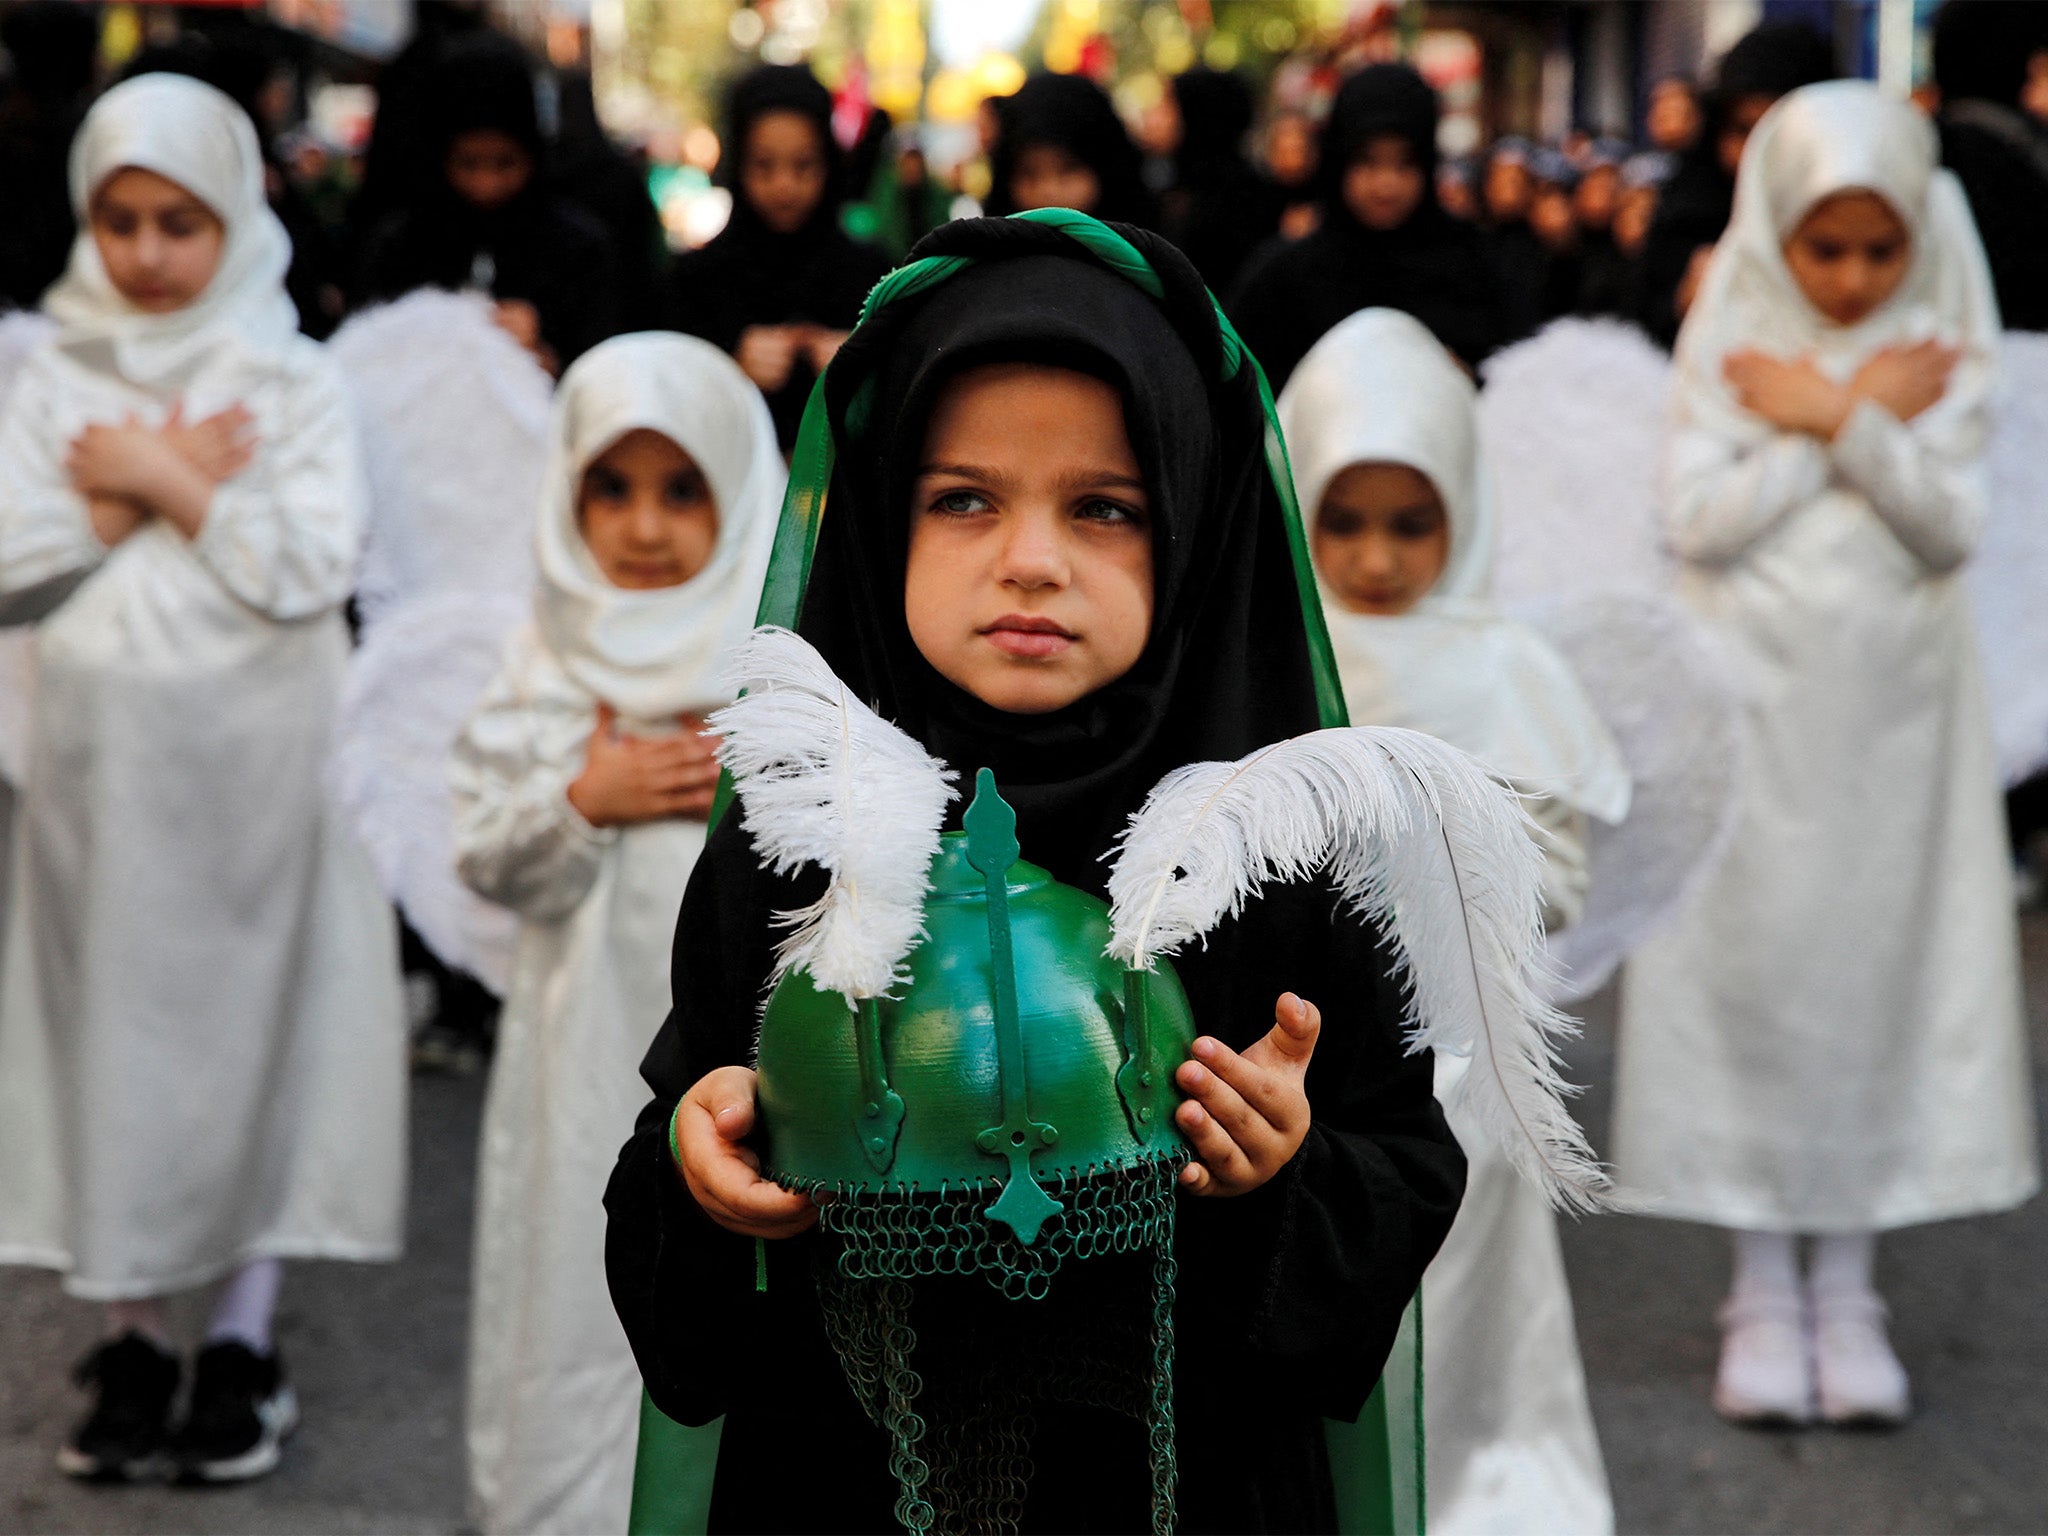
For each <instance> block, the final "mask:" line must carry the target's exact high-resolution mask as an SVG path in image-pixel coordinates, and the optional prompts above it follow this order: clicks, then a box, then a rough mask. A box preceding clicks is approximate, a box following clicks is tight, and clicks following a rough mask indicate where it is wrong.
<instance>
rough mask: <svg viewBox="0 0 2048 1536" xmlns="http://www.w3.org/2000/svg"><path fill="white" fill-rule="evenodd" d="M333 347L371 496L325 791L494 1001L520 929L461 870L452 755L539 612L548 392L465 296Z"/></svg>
mask: <svg viewBox="0 0 2048 1536" xmlns="http://www.w3.org/2000/svg"><path fill="white" fill-rule="evenodd" d="M328 349H329V352H330V354H331V355H332V356H333V357H334V359H335V360H336V362H337V363H338V364H339V365H340V368H341V372H342V377H343V378H344V380H345V381H346V382H347V385H348V389H349V394H350V397H351V399H352V400H353V402H354V406H355V411H356V418H357V424H358V427H359V428H360V435H361V439H362V445H363V460H364V467H365V470H366V475H367V479H368V482H369V491H370V515H369V522H368V525H367V527H366V529H365V534H364V544H363V560H362V567H361V571H360V574H359V577H358V580H357V591H356V601H357V611H358V614H359V617H360V618H361V620H362V644H361V646H360V647H359V648H358V649H357V650H356V651H355V653H354V655H353V656H352V657H351V658H350V661H349V672H348V681H347V684H346V686H345V687H344V690H343V697H342V707H341V713H340V718H339V720H338V722H337V726H336V733H335V746H334V754H333V758H332V761H331V763H330V776H331V780H332V783H333V786H334V789H335V792H336V796H337V798H338V800H339V801H340V803H341V806H342V808H343V811H344V813H345V815H346V816H347V817H348V820H349V823H350V825H351V826H352V827H353V828H354V830H355V832H356V835H357V837H359V838H360V839H361V840H362V842H363V844H364V846H365V847H366V848H367V849H368V850H369V853H370V857H371V862H372V863H373V864H374V865H375V867H376V869H377V873H378V877H379V879H380V880H381V882H382V884H383V886H384V890H385V894H386V895H388V896H390V897H391V899H392V900H393V901H395V902H397V903H398V905H399V907H400V908H401V909H402V910H403V911H404V913H405V915H406V919H407V921H409V922H410V923H411V924H412V925H413V927H414V928H415V929H416V930H418V932H419V935H420V937H421V938H422V939H424V940H425V941H426V944H427V947H428V948H430V949H432V950H433V951H434V953H435V954H436V955H438V956H439V957H440V958H441V959H442V960H443V961H444V962H445V963H447V964H448V965H451V966H453V967H455V968H456V969H458V970H463V971H468V972H470V973H471V974H473V975H475V976H476V977H477V978H478V979H479V980H481V981H482V982H483V983H484V984H485V985H486V986H488V987H490V988H491V989H492V990H493V991H496V992H500V993H502V992H503V990H504V988H505V986H506V983H507V982H508V980H509V979H510V975H511V965H512V950H513V945H514V942H515V939H516V936H517V933H518V920H517V918H515V917H514V916H513V914H512V913H510V912H508V911H506V910H505V909H503V908H501V907H498V906H495V905H493V904H492V903H490V902H487V901H485V900H484V899H483V898H482V897H480V896H478V895H476V894H475V893H474V892H472V891H471V890H470V889H469V888H468V887H467V886H465V885H463V883H462V881H461V880H460V878H458V876H457V875H456V873H455V852H454V829H453V825H452V820H451V818H452V814H453V813H452V811H451V808H450V804H449V798H448V756H449V753H450V751H451V750H452V748H453V746H454V743H455V739H456V737H457V736H458V735H460V734H461V732H462V728H463V726H464V725H465V724H467V723H468V721H469V717H470V715H471V713H472V712H473V711H474V710H475V708H476V705H477V701H478V700H479V699H480V698H482V696H483V692H484V689H485V688H486V687H488V686H489V685H490V681H491V678H492V677H493V676H494V675H495V674H496V672H497V668H498V665H499V663H500V662H501V661H502V660H503V657H504V653H505V647H506V645H507V644H508V643H509V642H510V640H511V637H512V634H513V631H515V630H516V629H517V628H518V627H519V625H520V623H521V622H522V621H523V620H524V619H525V618H526V617H527V616H528V615H529V614H530V613H531V612H532V607H533V584H534V572H533V504H534V496H535V494H536V492H537V489H538V487H539V485H540V481H541V475H542V472H543V465H544V463H545V461H546V457H547V429H548V410H549V395H550V391H551V387H552V386H551V385H550V383H549V380H548V377H547V375H546V374H545V373H544V372H543V371H542V370H541V368H540V366H539V365H538V364H536V363H535V362H534V360H533V359H532V358H531V357H529V356H528V355H527V354H526V352H525V351H524V350H523V349H522V348H521V347H520V346H519V344H518V343H517V342H515V341H513V340H512V338H511V337H510V336H508V335H506V334H505V333H504V331H502V330H501V329H499V328H498V326H497V325H495V324H494V323H493V322H492V320H491V316H490V310H489V306H488V304H487V302H486V301H485V300H483V299H482V298H480V297H479V296H478V295H476V294H457V293H443V292H441V291H439V290H437V289H421V290H419V291H418V292H416V293H410V294H407V295H406V296H405V297H404V298H402V299H399V300H397V301H396V302H394V303H391V304H384V305H380V306H378V307H377V308H374V309H369V310H365V311H364V312H363V313H361V314H359V315H357V316H355V317H354V318H352V319H351V320H350V321H349V322H348V324H346V325H344V326H343V327H342V328H341V330H340V331H339V332H337V333H336V335H335V337H334V340H333V341H332V342H330V343H329V344H328Z"/></svg>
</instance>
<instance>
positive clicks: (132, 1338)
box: [57, 1330, 179, 1482]
mask: <svg viewBox="0 0 2048 1536" xmlns="http://www.w3.org/2000/svg"><path fill="white" fill-rule="evenodd" d="M178 1374H179V1372H178V1357H177V1356H176V1355H174V1354H172V1353H171V1352H170V1351H169V1350H167V1349H163V1348H160V1347H159V1346H157V1345H155V1344H152V1343H151V1342H150V1341H149V1340H148V1339H145V1338H144V1337H143V1336H142V1335H141V1334H139V1333H136V1332H134V1331H133V1330H130V1331H129V1332H127V1333H124V1334H122V1335H121V1337H120V1338H118V1339H115V1340H113V1341H112V1342H111V1343H107V1344H102V1345H100V1347H99V1348H97V1349H95V1350H94V1351H93V1352H92V1353H91V1354H89V1355H87V1356H86V1357H85V1358H84V1359H83V1360H81V1361H79V1362H78V1368H77V1369H76V1370H75V1371H74V1372H72V1376H73V1379H75V1380H76V1381H77V1383H78V1384H79V1385H80V1386H81V1387H97V1388H98V1389H99V1401H98V1402H96V1403H95V1404H94V1405H93V1410H92V1412H91V1413H90V1414H88V1415H86V1418H85V1422H84V1423H82V1424H80V1425H79V1426H78V1429H77V1430H76V1432H74V1433H73V1435H72V1436H71V1438H70V1439H69V1440H68V1441H66V1442H65V1443H64V1445H63V1447H62V1448H61V1449H60V1450H59V1451H58V1452H57V1469H58V1470H59V1471H60V1472H62V1473H64V1475H65V1476H67V1477H82V1478H90V1479H92V1480H94V1481H97V1482H126V1481H128V1480H130V1479H133V1478H140V1477H153V1476H155V1475H157V1474H158V1473H160V1472H161V1471H162V1470H163V1466H164V1449H165V1446H166V1444H167V1442H168V1441H169V1438H170V1433H169V1431H170V1418H171V1399H172V1398H173V1397H175V1396H177V1392H178Z"/></svg>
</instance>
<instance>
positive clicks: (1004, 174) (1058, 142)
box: [988, 74, 1158, 227]
mask: <svg viewBox="0 0 2048 1536" xmlns="http://www.w3.org/2000/svg"><path fill="white" fill-rule="evenodd" d="M996 121H997V123H998V124H999V128H998V130H997V134H996V143H995V149H994V150H993V151H992V152H991V154H990V160H989V193H988V211H989V212H990V213H991V214H994V215H997V216H1002V215H1006V214H1012V213H1021V212H1023V211H1024V210H1025V209H1027V208H1074V209H1078V210H1079V211H1080V212H1082V213H1092V214H1094V215H1095V217H1097V218H1098V219H1109V220H1113V221H1115V222H1117V223H1123V224H1142V225H1145V226H1147V227H1150V226H1151V225H1153V224H1156V223H1157V222H1158V210H1157V208H1156V207H1154V205H1153V200H1152V194H1151V193H1150V192H1149V191H1147V190H1146V187H1145V178H1144V157H1143V156H1142V155H1140V154H1139V153H1138V146H1137V145H1135V144H1133V143H1132V142H1131V135H1130V133H1129V131H1128V130H1127V129H1125V127H1124V120H1123V119H1122V118H1120V117H1118V116H1117V114H1116V106H1115V104H1114V103H1113V102H1111V101H1110V99H1109V96H1108V93H1107V92H1105V91H1104V90H1103V89H1102V87H1101V86H1099V85H1097V84H1096V83H1095V82H1094V81H1092V80H1087V79H1083V78H1082V77H1081V76H1079V75H1053V74H1040V75H1033V76H1032V77H1031V78H1030V79H1029V80H1026V81H1025V82H1024V84H1023V87H1022V88H1021V89H1020V90H1019V91H1018V92H1017V94H1016V95H1014V96H1010V97H1006V98H1004V99H1002V100H1000V101H998V102H997V103H996Z"/></svg>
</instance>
